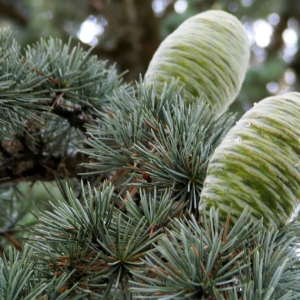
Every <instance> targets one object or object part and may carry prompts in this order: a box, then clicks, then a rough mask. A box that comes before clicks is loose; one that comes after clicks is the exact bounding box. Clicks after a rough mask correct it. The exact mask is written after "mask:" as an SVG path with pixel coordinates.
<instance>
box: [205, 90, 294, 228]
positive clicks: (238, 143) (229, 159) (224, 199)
mask: <svg viewBox="0 0 300 300" xmlns="http://www.w3.org/2000/svg"><path fill="white" fill-rule="evenodd" d="M203 204H207V205H209V206H217V207H219V208H220V210H221V211H224V212H225V213H227V212H228V211H229V210H230V207H231V209H232V216H233V219H234V218H237V217H238V216H239V215H240V213H241V212H242V211H243V209H244V208H245V207H246V206H247V207H248V208H249V210H250V211H252V213H253V215H254V216H255V217H257V218H261V217H264V221H265V223H266V224H269V225H272V226H273V227H280V226H282V225H284V224H286V223H288V222H290V221H291V219H293V218H294V217H295V215H296V214H297V213H298V210H299V204H300V93H288V94H285V95H281V96H274V97H270V98H266V99H264V100H262V101H260V102H259V103H258V104H257V105H255V106H254V107H253V108H252V109H250V110H249V111H248V112H246V113H245V114H244V116H243V117H242V118H241V119H240V121H239V122H237V124H236V125H235V126H234V127H233V128H232V129H231V130H230V131H229V132H228V134H227V135H226V137H225V138H224V140H223V141H222V143H221V144H220V145H219V146H218V148H217V149H216V150H215V153H214V154H213V156H212V158H211V160H210V163H209V165H208V171H207V177H206V179H205V181H204V187H203V190H202V194H201V203H200V208H201V206H202V205H203Z"/></svg>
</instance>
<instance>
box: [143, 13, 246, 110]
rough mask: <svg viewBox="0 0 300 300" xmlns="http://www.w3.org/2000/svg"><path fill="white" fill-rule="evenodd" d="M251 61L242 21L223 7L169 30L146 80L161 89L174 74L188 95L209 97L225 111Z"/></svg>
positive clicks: (237, 90)
mask: <svg viewBox="0 0 300 300" xmlns="http://www.w3.org/2000/svg"><path fill="white" fill-rule="evenodd" d="M248 62H249V42H248V38H247V34H246V31H245V30H244V28H243V25H242V24H241V22H240V21H239V20H238V19H237V18H236V17H234V16H233V15H231V14H229V13H226V12H224V11H218V10H211V11H207V12H204V13H200V14H198V15H196V16H193V17H191V18H189V19H188V20H186V21H185V22H184V23H182V24H181V25H180V26H179V27H178V28H177V30H175V31H174V32H173V33H172V34H170V35H169V36H168V37H167V38H166V39H165V40H164V41H163V42H162V43H161V45H160V46H159V48H158V49H157V51H156V53H155V54H154V56H153V58H152V60H151V62H150V64H149V67H148V70H147V72H146V74H145V82H146V83H147V84H149V85H150V84H153V83H154V82H155V81H156V85H157V87H158V92H159V93H160V92H162V90H163V86H164V83H165V82H170V81H171V79H172V78H173V77H175V78H179V80H180V81H181V82H182V83H183V84H184V86H185V89H186V94H187V96H188V97H189V98H190V97H199V96H203V97H205V98H206V101H208V103H211V104H212V105H213V106H216V114H217V115H219V114H221V113H223V112H224V111H225V110H226V109H227V108H228V106H229V105H230V104H231V103H232V102H233V101H234V99H235V98H236V96H237V95H238V93H239V91H240V88H241V85H242V82H243V80H244V78H245V73H246V70H247V66H248Z"/></svg>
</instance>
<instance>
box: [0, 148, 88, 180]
mask: <svg viewBox="0 0 300 300" xmlns="http://www.w3.org/2000/svg"><path fill="white" fill-rule="evenodd" d="M2 157H3V153H2ZM87 161H88V158H87V157H86V156H85V155H84V154H82V153H79V152H75V151H74V153H71V154H69V155H67V156H66V157H63V156H61V155H50V156H49V155H47V154H46V153H45V154H44V155H34V154H33V153H27V154H26V155H22V156H19V157H14V158H9V159H5V157H4V158H3V159H2V161H0V182H1V180H2V182H3V181H7V180H9V181H10V182H21V181H38V180H43V181H45V180H46V181H52V180H55V179H56V178H57V176H58V177H60V178H64V177H66V176H68V177H69V178H74V177H77V176H78V173H82V172H84V171H85V168H84V167H83V166H81V165H80V164H81V163H86V162H87Z"/></svg>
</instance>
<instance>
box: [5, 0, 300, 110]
mask: <svg viewBox="0 0 300 300" xmlns="http://www.w3.org/2000/svg"><path fill="white" fill-rule="evenodd" d="M208 9H222V10H225V11H228V12H230V13H232V14H234V15H235V16H237V18H239V19H240V20H241V21H242V22H243V24H244V26H245V28H246V30H247V33H248V36H249V43H250V46H251V50H252V56H251V62H250V65H249V71H248V74H247V77H246V80H245V82H244V85H243V88H242V91H241V93H240V95H239V97H238V99H237V101H235V103H234V104H233V105H232V110H233V111H237V112H238V114H239V115H241V114H242V113H243V112H244V111H246V110H248V109H249V108H250V107H251V106H252V105H253V103H255V102H258V101H259V100H261V99H263V98H265V97H267V96H270V95H274V94H280V93H284V92H287V91H292V90H298V91H299V90H300V87H299V85H300V79H299V78H300V51H299V22H300V1H299V0H290V1H282V0H264V1H261V0H215V1H213V0H143V1H141V0H64V1H60V0H52V1H48V0H0V26H1V27H10V28H11V29H12V30H13V31H14V32H16V39H17V41H18V42H19V43H21V45H23V46H24V47H25V45H26V44H31V43H34V42H35V41H37V40H38V39H39V38H40V37H44V38H45V37H48V36H52V37H59V38H61V39H62V40H64V41H67V40H68V39H69V37H70V36H72V37H73V43H74V44H76V43H78V42H80V43H81V44H82V45H83V46H84V47H85V48H88V47H90V46H93V47H94V50H93V53H94V54H96V55H98V57H99V58H101V59H104V60H108V61H109V62H111V63H116V65H117V68H118V69H119V70H120V72H123V71H128V72H127V73H126V75H125V79H126V80H127V81H131V80H137V79H138V77H139V75H140V74H144V73H145V71H146V69H147V66H148V63H149V61H150V60H151V58H152V55H153V53H154V52H155V50H156V49H157V47H158V46H159V44H160V42H161V40H162V39H163V38H164V37H166V36H167V35H168V34H169V33H171V32H172V31H173V30H174V29H175V28H176V27H177V26H178V25H179V24H180V23H181V22H182V21H184V20H185V19H186V18H188V17H190V16H192V15H195V14H197V13H200V12H202V11H205V10H208Z"/></svg>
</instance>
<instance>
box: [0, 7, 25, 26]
mask: <svg viewBox="0 0 300 300" xmlns="http://www.w3.org/2000/svg"><path fill="white" fill-rule="evenodd" d="M0 14H1V15H4V16H6V17H8V18H10V19H13V20H14V21H16V22H17V23H19V24H20V25H22V26H27V25H28V24H29V19H28V18H27V17H26V16H25V15H24V14H23V13H22V12H21V11H20V10H18V9H17V8H16V7H15V6H13V5H10V4H8V3H3V2H0Z"/></svg>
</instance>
